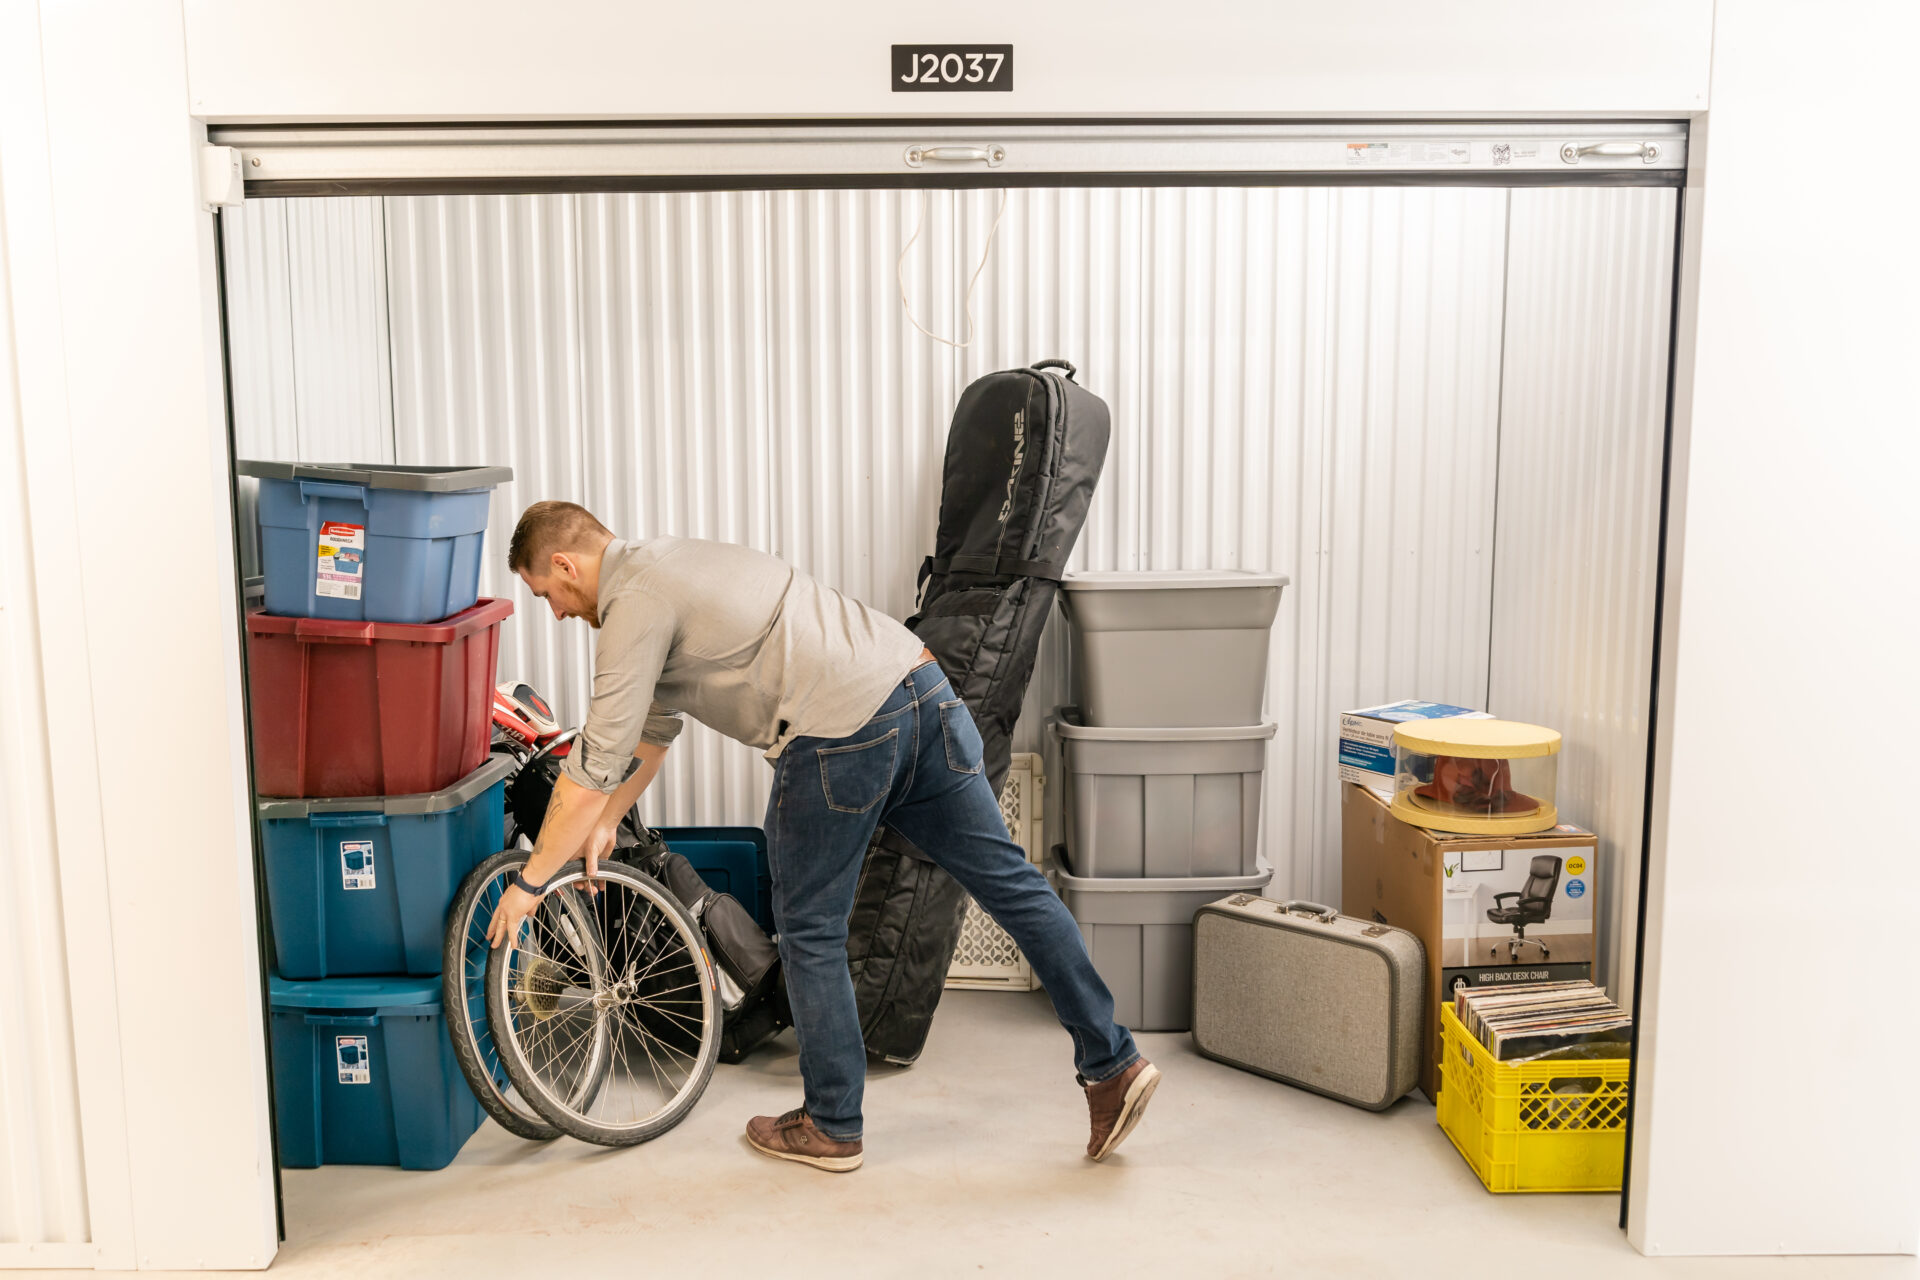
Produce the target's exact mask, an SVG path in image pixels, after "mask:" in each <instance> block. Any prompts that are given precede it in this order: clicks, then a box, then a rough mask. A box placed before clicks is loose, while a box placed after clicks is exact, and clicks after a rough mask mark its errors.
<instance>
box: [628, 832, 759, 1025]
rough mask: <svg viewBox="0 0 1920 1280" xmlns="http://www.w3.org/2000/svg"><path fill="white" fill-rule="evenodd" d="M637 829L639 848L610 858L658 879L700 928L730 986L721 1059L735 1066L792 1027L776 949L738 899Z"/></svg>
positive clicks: (655, 837)
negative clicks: (641, 837)
mask: <svg viewBox="0 0 1920 1280" xmlns="http://www.w3.org/2000/svg"><path fill="white" fill-rule="evenodd" d="M642 830H643V831H645V832H646V836H645V837H644V838H643V839H642V841H641V842H640V843H639V844H637V845H632V846H626V847H622V848H620V849H618V850H617V851H616V853H615V855H614V856H615V857H617V858H618V859H619V860H620V861H621V862H624V863H625V864H627V865H628V866H630V867H632V868H633V869H634V870H636V871H639V872H640V873H641V874H643V875H647V876H651V877H652V878H653V879H654V880H656V881H658V882H659V883H660V885H661V887H663V888H664V889H666V891H667V892H668V893H670V894H672V895H673V896H674V898H675V899H676V900H677V901H678V902H679V903H680V904H681V905H682V906H684V907H686V909H687V910H688V912H689V913H690V914H691V915H692V916H693V919H694V923H695V924H697V925H699V926H700V931H701V933H702V934H703V935H704V936H705V938H706V940H707V951H708V953H709V954H710V955H711V956H712V957H713V962H714V964H715V965H717V966H718V967H719V968H720V970H721V971H722V973H724V974H725V975H726V978H727V980H728V981H729V982H731V984H732V986H733V991H732V992H731V993H730V994H731V996H732V999H730V1000H723V1003H724V1004H725V1006H726V1011H725V1018H724V1019H723V1023H722V1029H721V1039H720V1060H721V1061H722V1062H739V1061H741V1060H742V1059H744V1058H745V1057H746V1056H747V1054H748V1053H750V1052H752V1051H753V1050H754V1049H755V1048H757V1047H758V1046H760V1045H761V1044H763V1043H765V1042H766V1041H767V1040H769V1039H771V1038H772V1037H774V1036H775V1035H778V1034H779V1033H780V1031H781V1030H783V1029H784V1028H786V1027H790V1026H792V1025H793V1013H792V1010H791V1009H790V1008H789V1007H788V1004H787V998H786V983H785V982H784V981H783V980H782V978H781V973H780V951H779V948H778V947H777V946H776V945H775V944H774V941H773V939H771V938H769V937H768V936H767V933H766V930H764V929H762V928H761V927H760V925H759V922H757V921H756V920H755V919H754V918H753V915H752V913H750V912H749V911H748V910H747V909H746V907H744V906H742V905H741V903H740V900H739V899H738V898H736V897H734V896H733V895H732V894H730V893H721V892H719V891H718V890H716V889H714V888H712V887H710V886H709V885H708V884H707V882H706V881H705V880H703V879H701V877H700V873H699V872H698V871H696V870H695V869H694V866H693V864H692V863H691V862H688V861H687V860H686V858H685V857H683V856H681V855H680V854H677V853H675V852H673V850H672V849H670V848H668V847H667V845H666V843H665V842H664V841H663V840H661V838H660V835H659V833H658V832H655V831H653V830H651V829H649V828H642ZM724 989H725V987H724V984H723V990H724Z"/></svg>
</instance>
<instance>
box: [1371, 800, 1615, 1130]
mask: <svg viewBox="0 0 1920 1280" xmlns="http://www.w3.org/2000/svg"><path fill="white" fill-rule="evenodd" d="M1341 793H1342V794H1341V805H1340V834H1341V840H1340V848H1341V874H1340V890H1341V905H1340V909H1341V911H1343V912H1344V913H1345V914H1347V915H1350V916H1358V917H1360V918H1361V919H1364V920H1373V921H1376V922H1378V923H1380V924H1389V925H1393V926H1394V927H1395V928H1399V929H1405V930H1407V931H1408V932H1409V933H1412V934H1413V935H1414V936H1416V937H1418V938H1419V939H1420V943H1421V945H1422V946H1424V947H1425V948H1426V951H1427V999H1426V1006H1427V1007H1426V1035H1427V1042H1428V1045H1429V1050H1428V1052H1427V1053H1425V1054H1424V1055H1422V1059H1421V1065H1420V1089H1421V1092H1423V1093H1425V1094H1426V1095H1427V1097H1428V1099H1429V1100H1431V1099H1432V1098H1433V1097H1434V1095H1435V1094H1436V1093H1437V1092H1438V1091H1439V1085H1440V1081H1439V1069H1438V1066H1437V1064H1438V1062H1439V1060H1440V1001H1441V999H1442V997H1443V993H1445V995H1446V997H1447V998H1451V993H1452V990H1453V987H1454V985H1455V984H1456V983H1467V984H1469V985H1473V986H1491V985H1495V984H1505V983H1508V982H1515V981H1524V982H1538V981H1544V980H1547V979H1550V978H1551V979H1561V978H1589V979H1590V978H1591V977H1592V976H1593V904H1594V890H1595V884H1594V873H1595V867H1594V854H1595V849H1596V846H1597V844H1598V841H1597V840H1596V839H1595V837H1594V835H1593V833H1592V832H1589V831H1582V830H1580V829H1579V828H1578V827H1570V826H1560V827H1555V828H1553V829H1552V830H1551V831H1540V832H1536V833H1534V834H1533V835H1524V836H1473V835H1457V834H1453V833H1449V832H1440V831H1428V830H1427V829H1426V828H1424V827H1414V826H1409V825H1408V824H1406V823H1404V822H1402V821H1400V820H1399V819H1398V818H1396V817H1394V816H1393V815H1392V814H1391V813H1389V812H1388V811H1387V799H1386V797H1384V796H1382V795H1380V794H1379V793H1377V792H1375V791H1373V790H1372V789H1370V788H1369V787H1366V786H1355V785H1347V786H1343V787H1342V788H1341ZM1535 857H1546V858H1553V859H1557V860H1558V870H1559V876H1560V878H1559V882H1558V884H1557V885H1556V887H1555V890H1554V894H1553V897H1552V906H1551V908H1550V909H1549V910H1548V912H1547V917H1548V918H1547V919H1546V920H1544V921H1539V922H1530V923H1528V924H1526V925H1525V926H1524V928H1525V934H1526V937H1527V938H1528V940H1529V944H1528V945H1526V946H1524V947H1522V948H1520V950H1519V954H1518V956H1517V957H1516V956H1515V955H1514V954H1513V952H1512V950H1511V948H1510V947H1509V945H1508V944H1509V940H1510V939H1513V938H1515V937H1517V936H1518V934H1517V932H1516V930H1515V928H1514V926H1512V925H1510V924H1497V923H1495V922H1493V921H1490V920H1488V919H1487V918H1486V917H1487V912H1488V911H1489V910H1491V909H1494V908H1495V906H1496V903H1495V899H1494V895H1495V894H1498V893H1513V892H1517V891H1518V890H1519V888H1520V886H1521V885H1522V884H1524V883H1525V881H1526V879H1527V875H1528V872H1529V868H1530V866H1531V864H1532V862H1533V859H1534V858H1535ZM1544 865H1548V864H1543V866H1544ZM1514 902H1515V899H1513V898H1506V899H1502V900H1500V902H1499V904H1498V905H1499V906H1501V907H1511V906H1512V905H1514ZM1534 939H1538V940H1539V941H1540V942H1543V943H1545V944H1546V949H1547V951H1548V952H1549V953H1550V954H1548V955H1542V954H1541V948H1540V947H1538V946H1535V945H1532V941H1533V940H1534Z"/></svg>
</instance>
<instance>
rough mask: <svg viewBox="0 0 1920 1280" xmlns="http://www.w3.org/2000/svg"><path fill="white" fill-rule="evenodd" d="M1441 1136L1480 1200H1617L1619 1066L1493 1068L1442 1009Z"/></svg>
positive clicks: (1621, 1155) (1621, 1128)
mask: <svg viewBox="0 0 1920 1280" xmlns="http://www.w3.org/2000/svg"><path fill="white" fill-rule="evenodd" d="M1440 1032H1441V1039H1442V1048H1443V1052H1442V1057H1441V1060H1440V1075H1441V1081H1440V1096H1439V1098H1438V1099H1437V1100H1436V1108H1435V1109H1436V1112H1437V1115H1438V1119H1439V1122H1440V1127H1441V1128H1442V1129H1443V1130H1445V1131H1446V1135H1447V1137H1448V1138H1450V1139H1451V1140H1452V1141H1453V1145H1454V1146H1455V1147H1457V1148H1459V1150H1460V1154H1461V1155H1463V1156H1465V1157H1466V1160H1467V1163H1468V1164H1470V1165H1472V1166H1473V1171H1474V1172H1475V1173H1476V1174H1478V1175H1480V1181H1481V1182H1483V1183H1485V1184H1486V1187H1487V1190H1489V1191H1618V1190H1619V1189H1620V1178H1621V1168H1622V1162H1623V1160H1624V1159H1625V1156H1626V1142H1627V1080H1628V1075H1629V1072H1630V1068H1631V1062H1630V1061H1629V1060H1628V1059H1626V1058H1601V1059H1592V1058H1575V1059H1570V1060H1566V1061H1560V1062H1555V1061H1551V1060H1549V1061H1543V1062H1523V1063H1511V1062H1500V1061H1497V1060H1496V1059H1495V1058H1494V1056H1493V1054H1491V1053H1490V1052H1488V1050H1487V1048H1486V1046H1485V1045H1483V1044H1481V1043H1480V1042H1479V1041H1478V1040H1476V1039H1474V1038H1473V1036H1472V1034H1471V1033H1469V1032H1468V1031H1467V1029H1466V1028H1465V1027H1463V1026H1461V1025H1460V1019H1459V1018H1457V1017H1455V1016H1454V1012H1453V1004H1452V1002H1451V1001H1449V1002H1448V1003H1447V1005H1446V1006H1445V1007H1444V1008H1443V1009H1442V1010H1441V1013H1440Z"/></svg>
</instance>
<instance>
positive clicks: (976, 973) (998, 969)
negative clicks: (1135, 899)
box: [947, 751, 1047, 991]
mask: <svg viewBox="0 0 1920 1280" xmlns="http://www.w3.org/2000/svg"><path fill="white" fill-rule="evenodd" d="M1046 782H1047V780H1046V777H1045V776H1044V775H1043V774H1042V773H1041V772H1040V757H1039V756H1037V755H1034V754H1033V753H1032V752H1026V751H1022V752H1016V753H1015V754H1014V757H1013V765H1012V767H1011V768H1009V769H1008V770H1007V781H1006V784H1005V785H1004V786H1002V787H1001V788H1000V813H1001V815H1002V816H1003V817H1005V818H1006V820H1007V832H1008V834H1010V835H1011V836H1012V837H1013V842H1014V843H1015V844H1017V845H1019V846H1020V847H1021V848H1022V849H1024V850H1026V852H1027V861H1028V862H1031V863H1033V864H1034V865H1036V866H1038V865H1040V862H1041V859H1042V857H1043V856H1044V855H1045V853H1046V847H1047V846H1046V843H1045V841H1043V840H1042V839H1041V836H1040V814H1041V803H1040V802H1041V796H1042V794H1043V788H1045V786H1046ZM947 985H948V986H949V987H961V988H964V989H967V990H971V991H1033V990H1036V989H1038V988H1039V986H1040V983H1039V981H1038V980H1037V979H1036V978H1035V977H1034V976H1033V966H1032V965H1030V964H1028V963H1027V958H1026V957H1025V956H1023V955H1021V954H1020V948H1019V947H1016V946H1014V945H1013V939H1012V938H1010V937H1008V936H1007V931H1006V930H1004V929H1002V928H1001V927H1000V926H999V925H997V924H995V923H994V922H993V918H992V917H991V916H989V915H988V914H987V913H986V912H984V911H982V910H981V909H980V906H979V904H978V903H976V902H974V901H972V900H971V899H969V900H968V902H967V918H966V922H965V923H964V924H962V925H961V926H960V944H959V945H958V946H956V947H955V948H954V949H953V963H952V964H951V965H950V966H948V968H947Z"/></svg>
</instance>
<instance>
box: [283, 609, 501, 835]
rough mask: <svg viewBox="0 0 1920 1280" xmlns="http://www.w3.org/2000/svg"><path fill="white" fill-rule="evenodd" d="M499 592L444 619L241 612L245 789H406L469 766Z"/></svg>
mask: <svg viewBox="0 0 1920 1280" xmlns="http://www.w3.org/2000/svg"><path fill="white" fill-rule="evenodd" d="M512 613H513V602H512V601H510V600H482V601H480V602H478V603H477V604H474V605H473V606H472V607H470V608H467V609H464V610H462V611H461V612H459V613H457V614H455V615H454V616H453V617H450V618H448V619H447V620H446V621H444V622H435V623H425V624H420V623H400V622H339V621H334V620H331V619H325V618H286V617H279V616H277V615H274V614H270V613H250V614H248V615H247V689H248V705H249V708H250V717H251V720H252V724H253V776H254V785H255V787H256V788H257V789H258V791H259V792H260V794H261V795H266V796H303V797H315V796H372V795H411V794H416V793H419V792H425V791H438V790H440V789H441V788H442V787H448V786H451V785H453V784H454V783H455V782H457V781H459V780H460V779H461V778H463V777H465V776H466V775H467V774H469V773H471V772H473V771H474V770H475V769H477V768H479V767H480V764H481V762H482V761H483V760H485V759H486V757H487V746H488V741H489V739H490V737H491V734H492V717H493V681H494V672H495V668H496V667H497V665H498V661H499V653H500V624H501V623H502V622H503V621H505V620H506V619H507V618H508V617H509V616H510V615H511V614H512Z"/></svg>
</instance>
